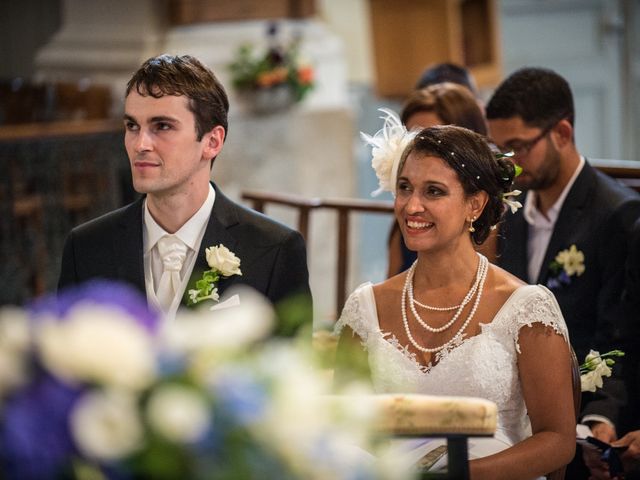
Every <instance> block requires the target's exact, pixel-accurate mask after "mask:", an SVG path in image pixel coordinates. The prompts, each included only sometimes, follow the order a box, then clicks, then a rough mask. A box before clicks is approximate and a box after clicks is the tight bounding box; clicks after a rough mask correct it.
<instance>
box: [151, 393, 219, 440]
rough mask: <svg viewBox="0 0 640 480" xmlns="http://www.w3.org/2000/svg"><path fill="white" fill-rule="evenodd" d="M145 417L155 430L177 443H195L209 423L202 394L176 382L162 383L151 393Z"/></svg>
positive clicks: (209, 417)
mask: <svg viewBox="0 0 640 480" xmlns="http://www.w3.org/2000/svg"><path fill="white" fill-rule="evenodd" d="M147 418H148V420H149V424H150V425H151V427H152V428H153V429H154V430H155V431H157V432H158V433H160V434H161V435H162V436H164V437H165V438H167V439H168V440H171V441H173V442H176V443H193V442H197V441H198V440H199V439H201V438H202V436H203V435H204V434H205V433H206V432H207V430H208V429H209V426H210V423H211V416H210V414H209V404H208V403H207V401H206V400H205V398H204V397H203V396H202V394H201V393H198V392H196V391H194V390H193V389H192V388H189V387H186V386H183V385H179V384H169V385H163V386H161V387H159V388H158V389H157V390H156V391H154V392H153V393H152V395H151V398H150V399H149V404H148V406H147Z"/></svg>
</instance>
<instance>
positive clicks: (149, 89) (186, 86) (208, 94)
mask: <svg viewBox="0 0 640 480" xmlns="http://www.w3.org/2000/svg"><path fill="white" fill-rule="evenodd" d="M134 88H135V90H136V92H138V93H139V94H140V95H143V96H147V95H150V96H152V97H154V98H160V97H163V96H165V95H176V96H182V95H184V96H185V97H187V98H189V110H191V111H192V112H193V115H194V116H195V120H196V135H197V139H198V140H201V139H202V136H203V135H204V134H205V133H207V132H209V131H211V129H213V127H215V126H217V125H220V126H221V127H223V128H224V130H225V134H226V133H227V131H228V128H229V127H228V120H227V114H228V113H229V99H228V98H227V93H226V92H225V90H224V87H223V86H222V84H221V83H220V82H219V81H218V79H217V78H216V76H215V75H214V73H213V72H212V71H211V69H209V68H208V67H206V66H205V65H204V64H203V63H202V62H200V60H198V59H197V58H195V57H192V56H191V55H166V54H165V55H160V56H158V57H151V58H149V59H148V60H147V61H146V62H144V63H143V64H142V66H141V67H140V68H139V69H138V71H136V72H135V73H134V74H133V76H132V77H131V79H130V80H129V82H128V83H127V90H126V95H129V93H130V92H131V90H133V89H134Z"/></svg>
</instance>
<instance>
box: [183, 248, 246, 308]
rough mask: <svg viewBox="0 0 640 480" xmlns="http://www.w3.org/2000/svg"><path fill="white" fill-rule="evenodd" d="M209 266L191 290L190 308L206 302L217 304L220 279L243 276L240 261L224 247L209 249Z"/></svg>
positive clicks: (207, 256) (207, 254)
mask: <svg viewBox="0 0 640 480" xmlns="http://www.w3.org/2000/svg"><path fill="white" fill-rule="evenodd" d="M205 254H206V258H207V264H209V266H210V267H211V269H210V270H205V271H204V272H203V273H202V278H201V279H200V280H198V281H197V282H196V288H194V289H191V290H189V292H188V294H189V299H188V303H187V305H188V306H193V305H196V304H197V303H200V302H202V301H204V300H213V301H214V302H217V301H218V300H219V299H220V296H219V295H218V282H219V281H220V278H226V277H230V276H232V275H242V272H241V271H240V259H239V258H238V257H236V256H235V254H234V253H233V252H232V251H231V250H229V249H228V248H227V247H225V246H224V245H222V244H220V245H218V246H213V247H209V248H207V249H206V250H205Z"/></svg>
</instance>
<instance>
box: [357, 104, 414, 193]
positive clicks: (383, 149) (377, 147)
mask: <svg viewBox="0 0 640 480" xmlns="http://www.w3.org/2000/svg"><path fill="white" fill-rule="evenodd" d="M379 111H380V112H382V113H383V114H384V115H383V116H381V117H380V118H382V119H383V120H384V125H383V126H382V128H381V129H380V130H378V131H377V132H376V133H375V134H374V135H367V134H366V133H363V132H360V136H361V137H362V139H363V140H364V141H365V142H366V143H367V144H368V145H370V146H371V166H372V167H373V170H374V171H375V172H376V176H377V177H378V185H379V187H378V189H376V190H375V191H374V192H372V193H371V195H373V196H376V195H379V194H380V193H382V192H384V191H387V192H391V193H392V194H393V195H394V196H395V191H396V179H397V177H398V166H399V165H400V159H401V158H402V153H403V152H404V150H405V148H406V147H407V145H408V144H409V142H410V141H411V140H412V139H413V137H415V135H416V133H417V131H411V132H409V131H407V129H406V128H405V126H404V125H403V124H402V122H401V121H400V118H399V117H398V115H397V114H396V113H395V112H394V111H393V110H390V109H388V108H380V109H379Z"/></svg>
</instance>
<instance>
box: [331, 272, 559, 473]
mask: <svg viewBox="0 0 640 480" xmlns="http://www.w3.org/2000/svg"><path fill="white" fill-rule="evenodd" d="M534 323H542V324H544V325H546V326H549V327H551V328H553V330H554V331H555V332H556V333H557V334H560V335H562V336H563V337H564V339H565V340H566V341H567V342H569V336H568V332H567V326H566V324H565V322H564V319H563V317H562V313H561V312H560V307H559V306H558V303H557V302H556V299H555V297H554V296H553V294H552V293H551V292H550V291H549V290H548V289H547V288H545V287H543V286H540V285H527V286H522V287H520V288H518V289H517V290H516V291H514V292H513V294H512V295H511V296H510V297H509V299H508V300H507V301H506V302H505V303H504V305H503V306H502V308H500V310H499V311H498V313H497V314H496V315H495V317H494V318H493V321H492V322H490V323H487V324H481V332H480V333H479V334H478V335H475V336H472V337H470V338H465V339H464V340H463V342H462V343H461V344H459V345H458V346H455V347H452V348H451V349H450V350H449V351H446V352H444V351H443V352H442V355H441V357H440V359H439V361H438V363H436V364H435V365H433V366H424V365H421V364H419V363H418V361H417V359H416V357H415V354H413V353H410V352H409V351H408V349H407V347H406V346H404V345H400V344H399V342H398V340H397V339H396V338H395V336H394V335H392V334H390V333H386V332H383V331H381V330H380V326H379V323H378V315H377V311H376V303H375V298H374V294H373V288H372V284H371V283H365V284H363V285H361V286H360V287H358V288H357V289H356V290H355V291H354V292H353V293H352V294H351V296H350V297H349V299H348V300H347V302H346V304H345V307H344V309H343V311H342V315H341V316H340V319H339V320H338V322H337V323H336V326H335V330H334V333H335V334H336V335H337V334H339V333H340V332H341V331H342V329H343V328H344V327H345V326H349V327H351V329H352V330H353V332H354V333H355V334H356V335H358V336H359V337H360V339H361V341H362V345H363V347H364V348H365V349H366V350H367V352H368V357H369V365H370V369H371V375H372V382H373V386H374V389H375V391H376V392H378V393H424V394H429V395H458V396H472V397H481V398H486V399H488V400H492V401H493V402H495V403H496V404H497V406H498V426H497V431H496V434H495V436H494V437H493V438H489V439H473V440H471V441H470V442H469V443H470V448H469V455H470V457H471V458H478V457H483V456H487V455H490V454H493V453H496V452H498V451H500V450H504V449H505V448H507V447H509V446H511V445H513V444H515V443H517V442H519V441H521V440H523V439H525V438H526V437H528V436H530V435H531V423H530V421H529V418H528V416H527V412H526V406H525V403H524V398H523V396H522V388H521V385H520V380H519V376H518V365H517V362H518V353H519V352H520V346H519V344H518V335H519V332H520V329H521V328H523V327H530V326H531V325H533V324H534ZM541 361H542V359H541ZM443 461H444V462H446V460H443ZM444 465H446V463H444ZM442 466H443V462H439V463H438V464H437V465H434V468H440V467H442Z"/></svg>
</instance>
